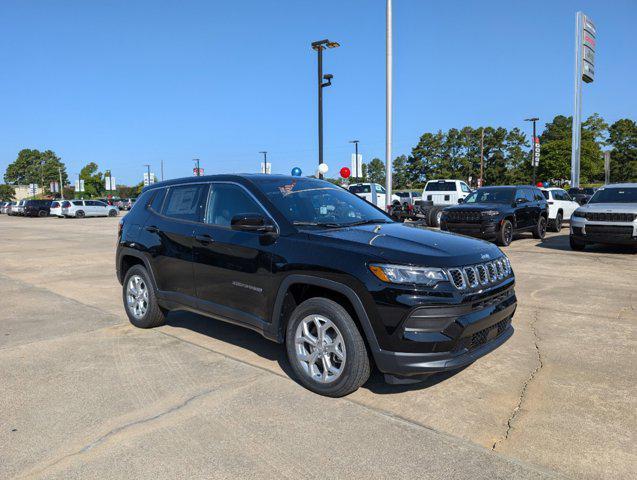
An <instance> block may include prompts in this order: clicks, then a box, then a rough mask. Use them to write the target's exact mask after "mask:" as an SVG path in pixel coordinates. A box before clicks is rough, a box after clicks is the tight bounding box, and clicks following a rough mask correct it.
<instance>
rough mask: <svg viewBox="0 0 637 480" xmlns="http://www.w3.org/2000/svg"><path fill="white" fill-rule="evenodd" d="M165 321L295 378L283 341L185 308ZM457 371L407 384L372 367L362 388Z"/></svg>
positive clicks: (384, 389)
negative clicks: (272, 364)
mask: <svg viewBox="0 0 637 480" xmlns="http://www.w3.org/2000/svg"><path fill="white" fill-rule="evenodd" d="M167 325H170V326H171V327H175V328H183V329H186V330H191V331H193V332H196V333H200V334H202V335H206V336H207V337H210V338H214V339H216V340H219V341H221V342H225V343H229V344H231V345H235V346H237V347H241V348H244V349H246V350H249V351H251V352H253V353H256V354H257V355H259V356H260V357H262V358H265V359H266V360H271V361H276V362H277V363H278V364H279V367H280V368H281V370H283V372H284V373H285V374H286V375H287V376H288V377H290V378H291V379H292V380H294V381H296V380H295V376H294V372H293V371H292V368H291V367H290V363H289V362H288V359H287V355H286V352H285V346H284V345H283V344H278V343H275V342H272V341H270V340H267V339H266V338H264V337H262V336H261V335H259V334H258V333H256V332H253V331H252V330H249V329H247V328H243V327H239V326H237V325H233V324H231V323H226V322H223V321H221V320H215V319H212V318H207V317H204V316H203V315H198V314H196V313H192V312H186V311H174V312H170V314H169V315H168V321H167ZM458 372H460V370H454V371H451V372H442V373H437V374H434V375H431V376H429V377H427V378H426V379H425V380H424V381H422V382H419V383H413V384H409V385H389V384H387V383H385V380H384V376H383V374H382V373H381V372H379V371H378V370H376V369H374V370H373V371H372V374H371V376H370V378H369V380H368V381H367V383H365V385H363V387H362V388H366V389H368V390H369V391H371V392H373V393H377V394H396V393H402V392H406V391H410V390H421V389H425V388H429V387H433V386H434V385H437V384H438V383H440V382H442V381H444V380H446V379H448V378H451V377H452V376H454V375H455V374H457V373H458ZM297 383H298V382H297Z"/></svg>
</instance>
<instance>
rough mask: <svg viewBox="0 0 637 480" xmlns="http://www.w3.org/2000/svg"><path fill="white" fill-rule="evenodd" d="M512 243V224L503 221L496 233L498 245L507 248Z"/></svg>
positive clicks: (509, 221)
mask: <svg viewBox="0 0 637 480" xmlns="http://www.w3.org/2000/svg"><path fill="white" fill-rule="evenodd" d="M512 241H513V224H512V223H511V220H503V221H502V225H500V231H499V232H498V245H502V246H503V247H507V246H509V245H510V244H511V242H512Z"/></svg>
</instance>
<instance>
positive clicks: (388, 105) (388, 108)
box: [385, 0, 392, 207]
mask: <svg viewBox="0 0 637 480" xmlns="http://www.w3.org/2000/svg"><path fill="white" fill-rule="evenodd" d="M386 36H387V39H386V41H387V64H386V73H387V85H386V102H387V103H386V105H385V116H386V123H387V125H386V131H385V190H386V192H387V194H386V197H385V203H386V207H387V206H389V205H391V195H392V191H391V189H392V178H391V177H392V175H391V174H392V172H391V167H392V165H391V140H392V139H391V133H392V125H391V121H392V118H391V117H392V2H391V0H387V32H386Z"/></svg>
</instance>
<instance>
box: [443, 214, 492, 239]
mask: <svg viewBox="0 0 637 480" xmlns="http://www.w3.org/2000/svg"><path fill="white" fill-rule="evenodd" d="M440 229H441V230H446V231H448V232H452V233H459V234H461V235H467V236H470V237H475V238H482V239H485V240H494V239H495V238H496V237H497V235H498V231H499V229H500V222H499V221H494V220H490V219H487V220H483V221H482V222H480V223H459V222H449V221H447V220H445V219H444V218H443V220H442V221H441V222H440Z"/></svg>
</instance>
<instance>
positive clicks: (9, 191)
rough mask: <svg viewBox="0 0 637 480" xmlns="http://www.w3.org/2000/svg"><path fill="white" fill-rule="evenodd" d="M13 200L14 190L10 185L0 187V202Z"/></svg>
mask: <svg viewBox="0 0 637 480" xmlns="http://www.w3.org/2000/svg"><path fill="white" fill-rule="evenodd" d="M12 200H15V189H14V188H13V187H12V186H11V185H0V202H11V201H12Z"/></svg>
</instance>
